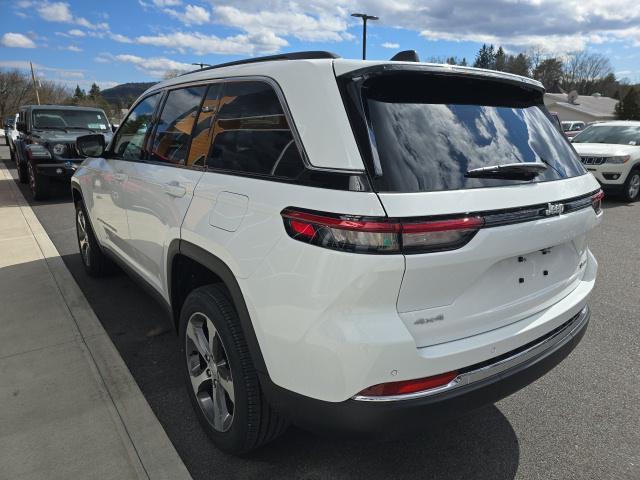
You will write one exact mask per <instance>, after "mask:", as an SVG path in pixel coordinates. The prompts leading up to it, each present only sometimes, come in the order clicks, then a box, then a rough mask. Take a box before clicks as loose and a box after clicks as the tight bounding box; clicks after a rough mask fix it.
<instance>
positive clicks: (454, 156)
mask: <svg viewBox="0 0 640 480" xmlns="http://www.w3.org/2000/svg"><path fill="white" fill-rule="evenodd" d="M410 77H411V76H408V75H404V76H400V77H399V78H396V77H391V78H389V77H386V78H384V80H383V79H382V78H380V80H379V81H377V80H375V79H373V81H371V80H370V81H369V82H368V83H367V84H366V85H365V87H364V88H363V90H362V92H363V94H364V99H363V100H364V105H365V109H366V115H367V117H368V123H369V132H368V135H369V140H370V142H371V145H372V163H373V165H372V169H373V175H372V177H373V182H374V185H375V187H376V189H377V191H384V192H429V191H441V190H456V189H467V188H479V187H495V186H504V185H514V184H521V183H526V182H531V181H533V182H541V181H550V180H559V179H563V178H568V177H574V176H578V175H582V174H584V173H585V170H584V168H583V167H582V165H581V163H580V160H579V157H578V156H577V154H576V153H575V151H574V150H573V149H572V148H571V145H570V144H569V142H568V141H567V140H566V139H565V138H564V135H563V134H562V133H561V132H560V131H559V130H558V128H557V127H556V125H555V124H554V123H553V120H552V118H551V116H550V115H549V113H548V112H547V110H546V109H545V108H544V106H543V105H542V104H541V103H540V104H538V103H535V102H538V101H540V99H538V98H537V95H538V93H537V92H532V91H530V90H526V91H520V90H524V89H522V88H520V87H515V86H513V85H507V84H500V83H498V82H495V81H486V80H477V79H469V78H464V79H460V78H455V77H454V78H435V79H434V78H430V77H429V76H428V75H424V74H422V75H415V74H414V75H413V78H410ZM416 77H418V78H416ZM539 96H541V94H539ZM524 162H528V163H533V162H537V163H543V164H546V165H547V166H548V168H547V169H546V170H544V171H543V172H542V173H540V174H539V175H537V176H536V177H535V179H534V180H523V179H500V178H498V179H497V178H471V177H470V176H469V174H468V171H470V170H473V169H477V168H481V167H487V166H494V165H501V164H509V163H524Z"/></svg>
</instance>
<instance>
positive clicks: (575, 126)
mask: <svg viewBox="0 0 640 480" xmlns="http://www.w3.org/2000/svg"><path fill="white" fill-rule="evenodd" d="M561 123H562V130H563V131H564V134H565V135H566V137H567V138H573V137H575V136H576V135H577V134H579V133H580V132H581V131H582V130H583V129H584V128H585V123H584V122H575V121H574V122H567V121H564V122H561Z"/></svg>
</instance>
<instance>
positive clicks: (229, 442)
mask: <svg viewBox="0 0 640 480" xmlns="http://www.w3.org/2000/svg"><path fill="white" fill-rule="evenodd" d="M216 301H222V302H226V304H227V305H228V306H230V307H231V304H230V303H229V302H228V300H227V299H226V298H225V297H224V295H223V294H222V292H221V291H220V290H219V289H216V287H214V286H211V285H210V286H207V287H201V288H198V289H196V290H194V291H193V292H191V293H190V294H189V296H188V297H187V299H186V300H185V303H184V305H183V307H182V310H181V312H180V325H179V330H180V331H179V336H180V339H179V351H180V362H181V370H182V375H183V377H184V381H185V386H186V389H187V392H188V395H189V399H190V400H191V403H192V405H193V409H194V411H195V414H196V416H197V417H198V421H199V422H200V424H201V425H202V427H203V429H204V430H205V431H206V433H207V434H208V435H209V437H210V438H211V439H212V440H213V442H214V443H215V445H216V446H217V447H218V448H220V449H221V450H223V451H227V452H232V453H236V454H237V453H238V452H243V451H244V450H245V445H246V443H247V442H246V439H247V436H248V428H249V427H248V426H249V421H250V419H249V405H248V404H249V401H248V395H247V392H248V385H247V383H246V376H247V372H244V371H243V368H242V359H241V357H240V355H239V352H238V349H237V347H236V345H237V343H236V342H237V339H234V335H233V332H232V331H231V328H230V327H229V322H230V321H232V322H233V321H237V314H235V310H233V307H231V309H232V310H233V317H235V318H230V317H229V315H225V314H224V312H223V311H222V310H221V308H220V307H219V306H218V305H217V304H216ZM195 313H203V314H205V315H206V316H207V317H209V319H211V321H212V322H213V324H214V326H215V328H216V330H217V331H218V334H219V335H220V338H221V339H222V343H223V345H224V348H225V351H226V353H227V357H228V360H229V363H230V364H231V365H230V367H231V368H230V369H231V376H232V379H233V388H234V396H235V402H234V414H233V423H232V424H231V428H230V429H229V430H227V431H226V432H218V431H216V430H215V429H214V428H213V426H212V425H211V424H210V423H209V421H208V420H207V417H206V416H205V415H204V413H203V412H202V410H201V408H200V405H199V404H198V401H197V399H196V397H195V393H194V391H193V387H192V385H191V380H190V376H189V371H188V368H187V362H186V353H185V352H186V329H187V323H188V320H189V318H191V316H192V315H193V314H195ZM251 374H253V375H255V372H251V373H250V375H251ZM250 380H251V379H250ZM255 381H256V382H257V378H255Z"/></svg>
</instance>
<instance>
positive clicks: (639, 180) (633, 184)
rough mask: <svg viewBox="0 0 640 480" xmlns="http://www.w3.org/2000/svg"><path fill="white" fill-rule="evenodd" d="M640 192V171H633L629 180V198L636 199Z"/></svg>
mask: <svg viewBox="0 0 640 480" xmlns="http://www.w3.org/2000/svg"><path fill="white" fill-rule="evenodd" d="M638 193H640V173H632V177H631V179H630V180H629V198H632V199H634V200H635V199H636V198H637V197H638Z"/></svg>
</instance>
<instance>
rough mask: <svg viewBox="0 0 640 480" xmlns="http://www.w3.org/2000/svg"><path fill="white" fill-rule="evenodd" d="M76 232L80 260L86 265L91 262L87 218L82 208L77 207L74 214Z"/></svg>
mask: <svg viewBox="0 0 640 480" xmlns="http://www.w3.org/2000/svg"><path fill="white" fill-rule="evenodd" d="M76 232H77V234H78V245H79V246H80V255H81V256H82V261H83V262H84V264H85V265H86V266H87V267H88V266H90V264H91V257H90V255H89V254H90V252H91V245H90V244H89V235H88V232H87V220H86V218H85V216H84V212H83V211H82V209H78V214H77V215H76Z"/></svg>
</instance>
